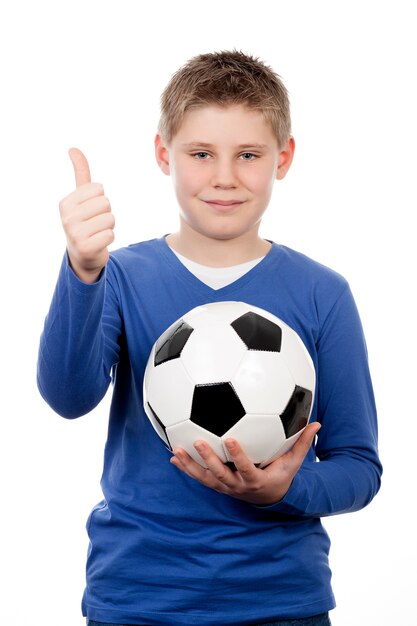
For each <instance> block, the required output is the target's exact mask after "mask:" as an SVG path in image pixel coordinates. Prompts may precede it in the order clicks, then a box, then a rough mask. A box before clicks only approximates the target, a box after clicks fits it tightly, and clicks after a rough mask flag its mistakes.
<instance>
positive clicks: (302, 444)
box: [290, 422, 321, 466]
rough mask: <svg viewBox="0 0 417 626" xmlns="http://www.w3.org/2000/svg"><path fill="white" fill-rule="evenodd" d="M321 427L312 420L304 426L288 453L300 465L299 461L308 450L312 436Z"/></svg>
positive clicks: (302, 459) (301, 460) (312, 439)
mask: <svg viewBox="0 0 417 626" xmlns="http://www.w3.org/2000/svg"><path fill="white" fill-rule="evenodd" d="M320 428H321V424H319V422H313V423H311V424H309V425H308V426H306V427H305V429H304V430H303V432H302V433H301V435H300V437H299V438H298V439H297V441H296V442H295V444H294V447H293V448H292V450H291V452H290V454H291V455H292V457H293V459H294V462H295V463H296V464H297V465H298V466H301V463H302V462H303V461H304V458H305V456H306V454H307V452H308V451H309V450H310V448H311V445H312V443H313V441H314V437H315V436H316V434H317V433H318V431H319V430H320Z"/></svg>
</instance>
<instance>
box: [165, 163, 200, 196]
mask: <svg viewBox="0 0 417 626" xmlns="http://www.w3.org/2000/svg"><path fill="white" fill-rule="evenodd" d="M172 178H173V183H174V186H175V188H176V190H177V193H178V194H180V195H193V194H194V193H197V192H198V191H199V190H200V189H201V183H202V181H201V178H202V177H201V174H200V172H198V171H195V170H193V168H190V169H188V170H183V169H182V170H180V171H174V173H173V175H172Z"/></svg>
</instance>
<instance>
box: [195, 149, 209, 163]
mask: <svg viewBox="0 0 417 626" xmlns="http://www.w3.org/2000/svg"><path fill="white" fill-rule="evenodd" d="M192 156H193V157H195V158H196V159H197V160H198V161H205V160H206V159H207V157H208V152H202V151H201V152H195V153H194V154H192Z"/></svg>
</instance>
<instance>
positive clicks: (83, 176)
mask: <svg viewBox="0 0 417 626" xmlns="http://www.w3.org/2000/svg"><path fill="white" fill-rule="evenodd" d="M68 154H69V156H70V159H71V161H72V165H73V167H74V174H75V184H76V186H77V187H80V186H81V185H85V184H86V183H91V175H90V167H89V165H88V161H87V159H86V157H85V156H84V154H83V153H82V152H81V150H79V149H78V148H70V150H69V151H68Z"/></svg>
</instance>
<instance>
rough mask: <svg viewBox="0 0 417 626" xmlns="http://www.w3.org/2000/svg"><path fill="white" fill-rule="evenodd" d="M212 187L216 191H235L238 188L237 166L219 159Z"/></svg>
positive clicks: (227, 160) (226, 160)
mask: <svg viewBox="0 0 417 626" xmlns="http://www.w3.org/2000/svg"><path fill="white" fill-rule="evenodd" d="M212 185H213V187H215V188H216V189H234V188H235V187H236V186H237V174H236V171H235V165H234V163H233V162H231V161H230V160H229V159H218V160H217V162H216V164H215V167H214V171H213V176H212Z"/></svg>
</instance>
